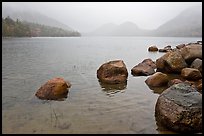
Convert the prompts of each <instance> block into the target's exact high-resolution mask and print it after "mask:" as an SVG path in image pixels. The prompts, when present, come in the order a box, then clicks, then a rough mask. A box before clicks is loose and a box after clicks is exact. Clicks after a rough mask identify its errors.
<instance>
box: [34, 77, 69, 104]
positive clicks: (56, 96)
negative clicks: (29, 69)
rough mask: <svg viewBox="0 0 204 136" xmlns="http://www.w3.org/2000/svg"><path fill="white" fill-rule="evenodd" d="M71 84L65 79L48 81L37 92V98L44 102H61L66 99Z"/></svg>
mask: <svg viewBox="0 0 204 136" xmlns="http://www.w3.org/2000/svg"><path fill="white" fill-rule="evenodd" d="M70 87H71V84H70V83H69V82H68V81H65V80H64V79H63V78H53V79H51V80H48V81H47V82H46V83H45V84H44V85H42V86H41V87H40V88H39V89H38V91H37V92H36V94H35V95H36V96H37V97H38V98H39V99H43V100H60V99H62V98H66V97H67V94H68V91H69V90H68V88H70Z"/></svg>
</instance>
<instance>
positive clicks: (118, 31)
mask: <svg viewBox="0 0 204 136" xmlns="http://www.w3.org/2000/svg"><path fill="white" fill-rule="evenodd" d="M148 32H149V31H148V30H143V29H140V28H139V27H138V26H137V25H136V24H134V23H132V22H124V23H122V24H120V25H116V24H113V23H107V24H104V25H102V26H101V27H99V28H97V29H96V30H94V31H92V32H90V33H88V34H87V35H89V36H140V35H147V33H148Z"/></svg>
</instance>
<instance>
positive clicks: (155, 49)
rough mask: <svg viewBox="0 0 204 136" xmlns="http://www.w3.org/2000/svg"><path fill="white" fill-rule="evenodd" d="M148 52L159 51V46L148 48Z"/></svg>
mask: <svg viewBox="0 0 204 136" xmlns="http://www.w3.org/2000/svg"><path fill="white" fill-rule="evenodd" d="M148 51H158V48H157V46H155V45H153V46H150V47H149V48H148Z"/></svg>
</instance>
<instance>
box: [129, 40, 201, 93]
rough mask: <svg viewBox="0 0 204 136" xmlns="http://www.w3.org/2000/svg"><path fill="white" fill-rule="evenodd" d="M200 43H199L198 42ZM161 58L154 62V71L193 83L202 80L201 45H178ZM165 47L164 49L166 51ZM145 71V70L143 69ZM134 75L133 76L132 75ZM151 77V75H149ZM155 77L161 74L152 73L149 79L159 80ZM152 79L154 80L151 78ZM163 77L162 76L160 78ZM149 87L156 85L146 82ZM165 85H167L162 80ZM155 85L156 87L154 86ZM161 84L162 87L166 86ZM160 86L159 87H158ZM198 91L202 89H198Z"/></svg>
mask: <svg viewBox="0 0 204 136" xmlns="http://www.w3.org/2000/svg"><path fill="white" fill-rule="evenodd" d="M199 43H200V42H199ZM167 47H168V48H169V50H168V51H167V52H166V54H164V55H163V56H162V57H160V58H158V59H157V60H156V71H157V72H162V73H163V74H165V73H176V74H180V75H181V77H182V78H183V79H185V80H190V81H195V82H197V81H198V80H202V79H201V78H202V45H201V44H187V45H185V44H180V45H178V46H176V49H170V46H167ZM167 47H166V49H167ZM144 69H146V68H144ZM133 75H134V74H133ZM149 75H151V74H149ZM155 76H161V74H156V73H153V75H152V76H151V77H149V78H151V80H152V79H155V80H156V79H159V80H161V79H162V78H161V79H160V77H157V78H155ZM153 77H154V78H153ZM162 77H163V76H162ZM148 80H150V79H147V81H146V83H147V84H148V85H149V86H157V85H158V83H155V82H157V81H155V82H148ZM164 81H165V82H166V84H167V83H168V82H167V81H166V79H164ZM155 84H156V85H155ZM166 84H165V83H163V82H162V85H166ZM158 86H160V85H158ZM201 86H202V85H201ZM198 89H199V90H200V91H201V89H202V88H200V87H199V88H198Z"/></svg>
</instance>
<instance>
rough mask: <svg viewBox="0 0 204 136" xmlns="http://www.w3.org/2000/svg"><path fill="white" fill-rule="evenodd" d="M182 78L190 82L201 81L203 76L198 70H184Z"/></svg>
mask: <svg viewBox="0 0 204 136" xmlns="http://www.w3.org/2000/svg"><path fill="white" fill-rule="evenodd" d="M181 76H182V77H183V78H185V79H188V80H199V79H201V78H202V75H201V73H200V71H199V70H198V69H194V68H184V69H182V71H181Z"/></svg>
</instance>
